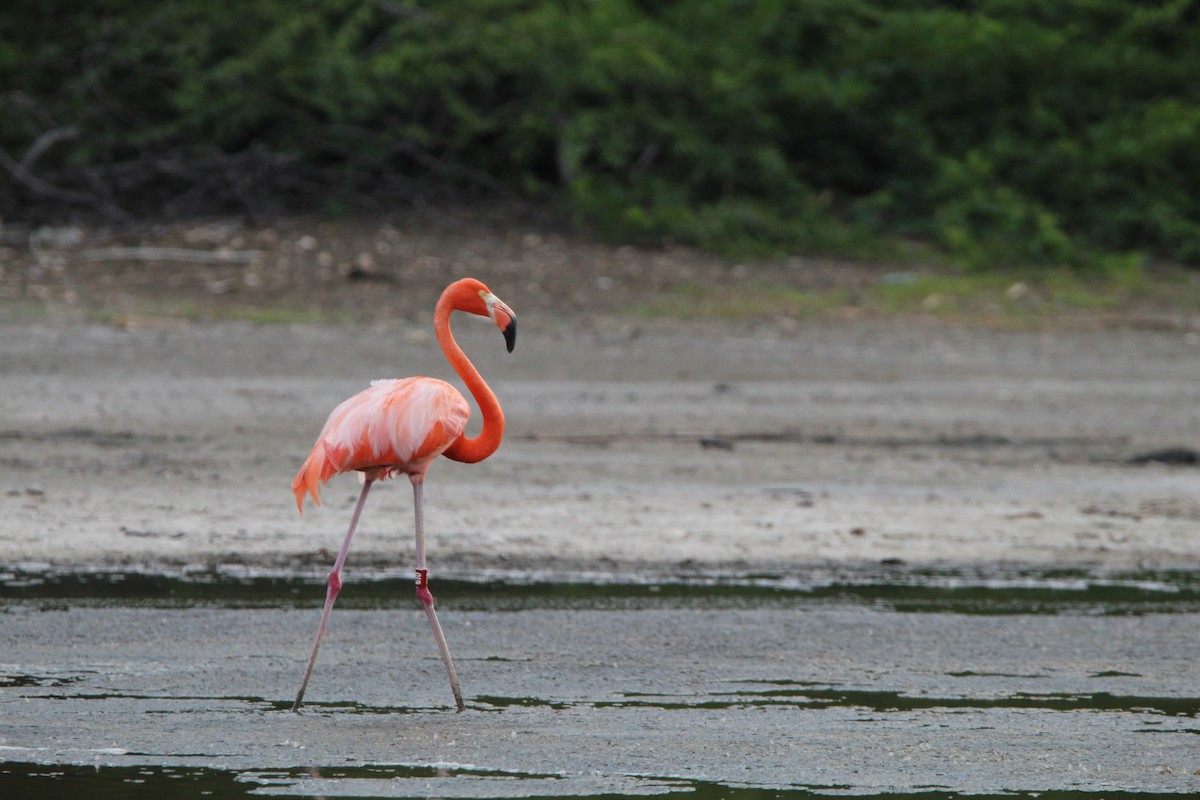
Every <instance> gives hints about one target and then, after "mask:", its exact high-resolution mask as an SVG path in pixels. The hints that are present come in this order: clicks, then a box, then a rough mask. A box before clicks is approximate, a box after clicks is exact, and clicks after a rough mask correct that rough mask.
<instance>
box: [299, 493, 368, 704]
mask: <svg viewBox="0 0 1200 800" xmlns="http://www.w3.org/2000/svg"><path fill="white" fill-rule="evenodd" d="M374 482H375V478H373V477H371V476H369V475H368V476H366V480H364V481H363V488H362V493H361V494H359V496H358V505H356V506H355V507H354V515H353V516H352V517H350V528H349V530H347V531H346V539H345V541H343V542H342V549H341V550H340V551H338V557H337V561H335V562H333V570H332V571H331V572H330V573H329V587H328V588H327V589H326V590H325V608H324V610H323V611H322V612H321V624H320V625H318V626H317V637H316V640H315V641H314V642H313V649H312V655H310V656H309V657H308V668H307V669H306V670H304V680H303V681H302V682H301V683H300V691H298V692H296V702H295V703H292V711H299V710H300V702H301V701H302V700H303V699H304V690H305V689H307V688H308V679H309V678H311V677H312V672H313V666H314V665H316V663H317V651H318V650H320V649H321V639H322V638H324V636H325V629H326V628H327V627H328V626H329V613H330V612H331V611H333V601H335V600H337V596H338V592H340V591H341V590H342V565H343V564H345V563H346V554H347V553H349V552H350V540H351V539H352V538H354V529H355V528H357V527H358V518H359V517H360V516H361V515H362V510H363V504H364V503H366V502H367V492H369V491H370V490H371V484H372V483H374Z"/></svg>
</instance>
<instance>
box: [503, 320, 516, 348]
mask: <svg viewBox="0 0 1200 800" xmlns="http://www.w3.org/2000/svg"><path fill="white" fill-rule="evenodd" d="M504 344H505V345H507V346H508V352H510V353H511V352H512V351H513V348H514V347H515V346H516V344H517V321H516V320H515V319H513V320H510V321H509V323H508V327H507V328H505V329H504Z"/></svg>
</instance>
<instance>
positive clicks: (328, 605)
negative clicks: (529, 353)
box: [292, 278, 517, 711]
mask: <svg viewBox="0 0 1200 800" xmlns="http://www.w3.org/2000/svg"><path fill="white" fill-rule="evenodd" d="M454 311H466V312H467V313H469V314H476V315H478V316H481V317H488V318H490V319H491V320H492V322H494V323H495V324H496V326H497V327H499V328H500V330H501V331H502V332H503V333H504V341H505V343H506V344H507V345H508V351H509V352H510V353H511V352H512V349H513V345H514V344H515V343H516V339H517V317H516V315H515V314H513V311H512V309H511V308H509V307H508V306H506V305H505V304H504V303H503V302H501V301H500V299H499V298H497V297H496V295H494V294H492V293H491V292H490V291H489V290H488V288H487V287H486V286H484V285H483V284H482V283H480V282H479V281H477V280H475V279H474V278H464V279H463V280H460V281H455V282H454V283H452V284H450V285H449V286H447V287H446V290H445V291H444V292H442V296H441V298H440V299H439V300H438V303H437V308H436V310H435V311H434V314H433V328H434V331H435V332H436V333H437V339H438V343H439V344H440V345H441V346H442V352H443V353H445V354H446V359H447V360H448V361H449V362H450V365H451V366H452V367H454V371H455V372H457V373H458V375H459V377H461V378H462V379H463V382H464V383H466V385H467V389H468V390H469V391H470V392H471V396H472V397H474V398H475V402H476V403H478V404H479V410H480V412H481V413H482V414H483V429H482V430H481V431H480V432H479V435H478V436H476V437H475V438H474V439H468V438H467V437H466V436H464V435H463V430H464V429H465V428H466V426H467V419H468V417H470V415H471V407H470V406H469V405H468V404H467V400H466V398H464V397H463V396H462V393H461V392H459V391H458V390H457V389H455V388H454V387H453V386H451V385H450V384H448V383H446V382H445V381H441V380H438V379H436V378H424V377H420V378H402V379H400V380H383V381H372V383H371V388H369V389H367V390H365V391H362V392H359V393H358V394H356V395H354V396H353V397H351V398H350V399H349V400H346V401H345V402H343V403H342V404H341V405H339V406H338V407H337V408H335V409H334V410H333V413H332V414H330V415H329V419H328V420H327V421H326V422H325V427H324V428H322V429H321V435H320V436H319V437H317V443H316V444H315V445H314V446H313V449H312V452H311V453H309V454H308V458H307V459H306V460H305V461H304V466H302V467H300V471H299V472H297V473H296V478H295V480H293V481H292V492H294V493H295V495H296V505H297V506H298V507H299V508H300V513H302V514H303V513H304V495H305V494H310V495H312V498H313V501H314V502H315V503H316V504H317V505H320V504H321V497H320V488H321V484H322V483H324V482H326V481H328V480H329V479H330V478H331V477H333V476H334V475H338V474H340V473H343V472H350V471H351V470H355V471H358V472H361V473H362V476H363V479H364V480H363V487H362V493H361V494H359V496H358V505H356V506H355V507H354V514H353V515H352V516H351V517H350V528H349V530H347V531H346V539H345V541H343V542H342V549H341V551H339V552H338V556H337V560H336V561H335V562H334V564H333V571H332V572H330V573H329V586H328V590H327V591H326V594H325V608H324V610H323V611H322V612H321V623H320V625H318V626H317V636H316V641H314V642H313V649H312V655H310V656H309V658H308V668H307V669H306V670H305V672H304V681H303V682H302V683H301V684H300V691H299V692H297V693H296V702H295V703H294V704H293V705H292V710H293V711H299V710H300V702H301V701H302V700H303V699H304V690H305V689H306V688H307V687H308V679H309V678H310V677H312V671H313V665H314V664H316V661H317V650H318V649H320V647H321V639H322V637H324V635H325V628H326V627H327V626H328V625H329V613H330V612H331V611H332V610H333V603H334V601H335V600H336V599H337V596H338V592H339V591H341V588H342V565H343V563H344V562H345V561H346V553H347V552H348V551H349V550H350V539H351V537H353V536H354V528H355V526H357V525H358V518H359V515H360V514H362V509H363V504H364V503H365V502H366V499H367V492H368V491H370V489H371V485H372V484H373V483H375V481H377V480H383V479H385V478H389V477H391V476H392V475H395V474H397V473H404V474H405V475H407V476H408V480H409V481H410V482H411V483H412V487H413V510H414V513H415V515H416V534H417V555H416V560H417V564H416V572H417V599H418V600H420V601H421V605H422V606H424V607H425V616H427V617H428V618H429V625H430V627H432V628H433V636H434V639H436V640H437V646H438V650H439V651H440V652H441V654H442V660H443V661H444V662H446V672H447V673H448V674H449V676H450V688H451V690H453V692H454V702H455V704H456V705H457V706H458V710H459V711H462V710H463V707H464V706H463V699H462V691H461V690H460V689H459V687H458V674H457V673H456V672H455V671H454V662H453V661H452V660H451V658H450V648H449V647H447V646H446V637H445V635H444V634H443V633H442V626H441V625H440V624H439V623H438V618H437V613H436V612H435V611H434V609H433V594H432V593H430V591H429V569H428V568H427V567H426V565H425V532H424V529H423V523H422V518H421V488H422V486H423V485H424V483H425V470H427V469H428V468H429V464H430V462H432V461H433V460H434V459H435V458H437V457H438V456H440V455H444V456H446V457H447V458H451V459H454V460H455V461H465V462H468V463H475V462H476V461H482V460H483V459H485V458H487V457H488V456H490V455H491V454H492V453H494V452H495V451H496V448H497V447H499V446H500V439H501V437H502V436H503V435H504V412H503V411H502V410H501V408H500V403H499V401H498V400H496V395H495V394H493V393H492V390H491V389H490V388H488V385H487V384H486V383H484V381H483V378H482V377H480V375H479V371H478V370H476V369H475V367H474V365H472V364H471V362H470V361H469V360H468V359H467V356H466V354H465V353H463V351H462V348H460V347H459V346H458V343H457V342H455V341H454V336H453V335H452V334H451V333H450V314H451V313H452V312H454Z"/></svg>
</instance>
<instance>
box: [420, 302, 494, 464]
mask: <svg viewBox="0 0 1200 800" xmlns="http://www.w3.org/2000/svg"><path fill="white" fill-rule="evenodd" d="M455 308H456V306H455V304H454V300H453V298H452V297H449V296H448V295H443V296H442V298H441V299H440V300H439V301H438V304H437V308H436V309H435V310H434V312H433V330H434V332H435V333H436V334H437V340H438V344H440V345H441V346H442V352H443V353H445V354H446V360H447V361H449V362H450V366H451V367H453V368H454V371H455V372H457V373H458V376H459V377H460V378H462V380H463V383H465V384H466V385H467V390H468V391H469V392H470V393H471V396H472V397H474V398H475V402H476V403H477V404H478V405H479V411H480V413H481V414H482V415H483V429H482V430H480V431H479V435H478V436H476V437H475V438H473V439H468V438H467V436H466V434H463V435H461V436H459V437H458V438H457V439H455V440H454V441H453V442H452V443H451V444H450V446H449V447H448V448H446V451H445V452H444V453H443V455H445V456H446V458H449V459H452V460H454V461H465V462H467V463H475V462H476V461H482V460H484V459H485V458H487V457H488V456H490V455H491V454H492V453H494V452H496V448H498V447H499V446H500V439H501V438H502V437H503V436H504V411H503V410H501V408H500V401H499V400H497V399H496V395H495V394H494V393H493V392H492V390H491V388H490V387H489V386H488V385H487V383H485V382H484V380H483V377H482V376H481V375H480V374H479V370H477V369H475V365H474V364H472V363H471V361H470V359H468V358H467V354H466V353H464V352H463V350H462V348H461V347H459V346H458V342H456V341H454V334H452V333H451V332H450V314H451V313H453V312H454V310H455Z"/></svg>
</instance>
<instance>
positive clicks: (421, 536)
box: [409, 475, 466, 711]
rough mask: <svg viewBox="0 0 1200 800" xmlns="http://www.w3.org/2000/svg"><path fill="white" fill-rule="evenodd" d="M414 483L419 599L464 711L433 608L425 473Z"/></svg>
mask: <svg viewBox="0 0 1200 800" xmlns="http://www.w3.org/2000/svg"><path fill="white" fill-rule="evenodd" d="M409 480H410V481H412V485H413V509H414V511H415V513H416V517H417V524H416V528H417V599H418V600H420V601H421V605H423V606H424V607H425V616H426V617H428V618H429V627H431V628H433V638H434V639H435V640H437V646H438V651H439V652H441V654H442V661H444V662H446V673H447V674H448V675H449V676H450V690H451V691H452V692H454V704H455V705H456V706H458V710H459V711H462V710H463V709H464V708H466V706H464V705H463V699H462V690H461V689H459V687H458V673H457V672H455V671H454V661H453V659H451V658H450V647H449V646H448V645H447V644H446V635H445V634H444V633H442V625H441V623H439V622H438V618H437V612H436V611H434V610H433V593H432V592H430V591H429V568H428V567H427V566H426V564H425V522H424V514H423V512H422V510H421V491H422V487H424V485H425V476H424V475H409Z"/></svg>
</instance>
